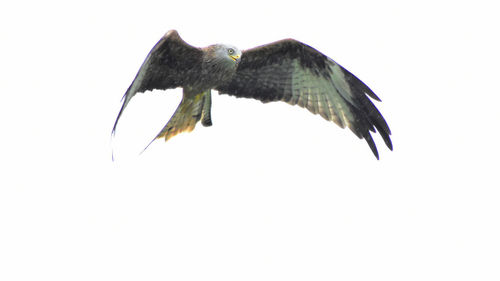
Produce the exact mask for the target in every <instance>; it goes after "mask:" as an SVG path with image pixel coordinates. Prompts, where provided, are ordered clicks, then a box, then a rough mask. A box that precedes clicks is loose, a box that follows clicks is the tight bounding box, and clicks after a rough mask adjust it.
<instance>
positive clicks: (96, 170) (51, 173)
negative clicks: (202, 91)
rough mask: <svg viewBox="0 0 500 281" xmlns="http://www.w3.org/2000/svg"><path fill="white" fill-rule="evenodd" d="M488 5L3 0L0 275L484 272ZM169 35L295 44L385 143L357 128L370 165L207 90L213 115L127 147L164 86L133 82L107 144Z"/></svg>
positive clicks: (354, 148)
mask: <svg viewBox="0 0 500 281" xmlns="http://www.w3.org/2000/svg"><path fill="white" fill-rule="evenodd" d="M466 2H468V3H474V4H467V3H466ZM417 3H418V4H417ZM493 3H494V1H490V2H488V1H418V2H414V4H411V3H410V2H405V1H328V2H326V1H325V2H319V1H296V2H293V1H283V2H272V1H203V2H195V3H194V2H193V3H189V2H188V1H132V2H130V1H117V2H104V1H80V2H72V1H60V2H58V1H10V3H8V4H7V3H4V4H2V8H1V9H0V79H1V80H0V94H1V97H2V99H1V102H0V120H1V121H0V124H1V127H0V129H1V130H0V133H1V138H0V149H1V156H0V165H1V167H0V168H1V169H0V171H1V177H0V185H1V188H0V280H176V281H177V280H186V281H187V280H218V281H226V280H228V281H229V280H231V281H235V280H238V281H246V280H248V281H250V280H252V281H267V280H269V281H271V280H272V281H278V280H287V281H291V280H315V281H320V280H499V279H500V267H499V265H500V242H499V241H500V239H499V237H500V206H499V201H500V191H499V187H500V181H499V179H498V168H499V165H498V159H499V157H500V149H499V148H498V140H499V137H500V133H499V130H498V129H499V124H498V122H499V121H500V113H499V111H498V103H499V101H500V99H499V87H498V76H499V71H498V65H499V64H500V56H499V50H500V41H499V29H498V28H499V26H500V20H498V8H496V7H495V6H494V5H493ZM169 29H177V30H178V31H179V33H180V35H181V36H182V37H183V39H185V40H186V41H187V42H188V43H190V44H192V45H195V46H206V45H209V44H213V43H230V44H233V45H236V46H238V47H239V48H241V49H247V48H251V47H254V46H256V45H261V44H265V43H269V42H272V41H275V40H279V39H283V38H288V37H292V38H295V39H297V40H300V41H302V42H305V43H307V44H309V45H311V46H313V47H314V48H316V49H318V50H320V51H321V52H323V53H325V54H326V55H328V56H330V57H331V58H332V59H334V60H336V61H337V62H338V63H340V64H341V65H343V66H344V67H346V68H347V69H348V70H350V71H351V72H353V73H354V74H355V75H357V76H358V77H359V78H360V79H362V80H363V81H364V82H366V83H367V84H368V85H369V86H370V87H371V88H372V89H373V90H374V91H375V93H377V95H379V96H380V97H381V98H382V100H383V102H382V103H378V102H377V103H376V105H377V107H378V108H379V109H380V111H381V112H382V114H383V115H384V117H385V118H386V120H387V121H388V123H389V125H390V127H391V129H392V131H393V136H392V139H393V143H394V151H393V152H390V151H389V150H388V149H387V148H386V147H385V146H384V144H383V142H382V140H381V138H380V137H379V136H378V135H375V136H374V138H375V141H376V142H377V144H378V148H379V151H380V156H381V160H380V161H377V160H375V158H374V157H373V155H372V153H371V151H370V149H369V148H368V146H367V145H366V143H365V142H364V141H361V140H359V139H357V138H356V137H355V136H354V135H353V134H352V133H351V132H350V131H348V130H341V129H340V128H338V127H337V126H336V125H335V124H333V123H328V122H326V121H324V120H323V119H322V118H321V117H319V116H314V115H312V114H310V113H309V112H307V111H306V110H304V109H300V108H299V107H291V106H289V105H287V104H280V103H274V104H266V105H263V104H262V103H260V102H258V101H253V100H247V99H236V98H234V97H230V96H219V95H217V94H215V95H214V97H213V111H212V117H213V123H214V125H213V126H212V127H209V128H204V127H202V126H198V127H197V128H196V129H195V131H193V132H192V133H189V134H181V135H179V136H176V137H174V138H173V139H171V140H170V141H169V142H168V143H163V142H162V141H158V142H155V143H154V144H153V145H152V146H151V147H150V148H149V149H148V150H147V151H146V152H145V153H143V154H141V155H139V156H138V153H139V152H140V150H141V149H142V148H143V147H144V145H146V144H147V143H148V142H149V140H151V138H152V137H154V136H155V135H156V134H157V132H158V131H159V130H160V129H161V127H162V126H163V125H164V124H165V123H166V121H167V120H168V119H169V117H170V115H171V114H172V113H173V111H174V110H175V108H176V107H177V104H178V103H179V101H180V91H170V92H162V91H155V92H153V93H147V94H143V95H137V96H136V97H135V98H134V99H133V100H132V102H131V103H130V106H129V107H128V108H127V110H126V112H125V114H124V116H123V119H122V120H121V122H120V124H119V127H118V132H117V137H116V139H115V140H114V141H113V142H111V138H110V133H111V128H112V125H113V122H114V120H115V117H116V115H117V113H118V110H119V108H120V99H121V97H122V95H123V93H124V92H125V90H126V89H127V87H128V86H129V85H130V83H131V82H132V80H133V78H134V77H135V74H136V72H137V70H138V69H139V67H140V65H141V64H142V62H143V60H144V58H145V57H146V55H147V53H148V52H149V50H150V49H151V48H152V46H153V45H154V44H155V43H156V42H157V41H158V40H159V39H160V38H161V36H162V35H163V34H164V33H165V32H166V31H168V30H169ZM111 144H113V147H114V148H115V153H116V156H117V161H115V162H112V161H111Z"/></svg>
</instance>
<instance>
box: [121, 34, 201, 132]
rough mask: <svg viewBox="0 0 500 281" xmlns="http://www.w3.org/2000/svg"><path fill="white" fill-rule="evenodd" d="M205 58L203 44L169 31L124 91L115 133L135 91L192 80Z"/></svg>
mask: <svg viewBox="0 0 500 281" xmlns="http://www.w3.org/2000/svg"><path fill="white" fill-rule="evenodd" d="M202 58H203V51H202V50H201V49H200V48H196V47H193V46H191V45H189V44H187V43H186V42H184V40H182V38H181V37H180V36H179V34H178V33H177V31H175V30H170V31H169V32H167V33H166V34H165V36H163V38H161V39H160V41H158V43H156V45H155V46H154V47H153V49H152V50H151V51H150V52H149V54H148V56H147V57H146V59H145V60H144V63H143V64H142V66H141V68H140V69H139V72H138V73H137V75H136V77H135V79H134V81H133V82H132V84H131V85H130V87H129V88H128V90H127V92H125V95H124V96H123V99H122V100H123V105H122V107H121V109H120V112H119V113H118V117H117V118H116V121H115V125H114V126H113V131H112V133H113V134H114V132H115V130H116V125H117V124H118V120H119V119H120V116H121V115H122V113H123V110H124V109H125V107H126V106H127V104H128V103H129V102H130V99H132V97H133V96H135V94H137V93H141V92H145V91H147V90H154V89H161V90H164V89H171V88H177V87H183V86H186V85H190V84H192V83H193V82H194V81H196V79H197V77H199V73H198V70H199V69H200V68H201V63H202ZM197 66H198V67H197Z"/></svg>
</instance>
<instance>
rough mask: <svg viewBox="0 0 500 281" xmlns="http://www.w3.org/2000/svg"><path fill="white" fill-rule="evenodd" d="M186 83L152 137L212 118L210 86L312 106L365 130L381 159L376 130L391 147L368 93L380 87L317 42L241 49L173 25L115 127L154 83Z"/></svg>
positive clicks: (343, 123) (162, 85) (140, 74)
mask: <svg viewBox="0 0 500 281" xmlns="http://www.w3.org/2000/svg"><path fill="white" fill-rule="evenodd" d="M178 87H182V89H183V96H182V101H181V103H180V104H179V106H178V107H177V110H176V111H175V113H174V114H173V115H172V117H171V118H170V120H169V121H168V123H167V124H166V125H165V127H163V129H162V130H161V131H160V132H159V133H158V135H157V136H156V137H155V138H154V139H153V141H154V140H156V139H160V138H164V139H165V141H167V140H168V139H170V138H171V137H173V136H175V135H176V134H178V133H181V132H185V131H187V132H189V131H192V130H193V129H194V127H195V126H196V123H198V121H200V120H201V124H202V125H203V126H211V125H212V120H211V117H210V108H211V90H212V89H214V90H217V91H218V92H219V93H220V94H228V95H232V96H236V97H244V98H254V99H257V100H260V101H262V102H264V103H266V102H271V101H284V102H287V103H289V104H291V105H299V106H300V107H305V108H307V109H308V110H309V111H310V112H312V113H313V114H319V115H321V116H322V117H323V118H324V119H326V120H328V121H333V122H334V123H336V124H337V125H339V126H340V127H342V128H345V127H346V126H347V127H349V129H351V131H352V132H353V133H354V134H355V135H356V136H358V137H359V138H364V139H365V140H366V142H367V143H368V145H369V147H370V148H371V150H372V152H373V154H374V155H375V157H376V158H377V159H378V158H379V155H378V151H377V148H376V146H375V142H374V141H373V139H372V136H371V134H370V132H376V131H378V132H379V134H380V135H381V136H382V139H383V140H384V142H385V144H386V145H387V147H388V148H389V149H390V150H392V143H391V139H390V137H389V136H390V134H391V131H390V129H389V126H388V125H387V123H386V121H385V120H384V117H383V116H382V115H381V114H380V112H379V111H378V110H377V108H376V107H375V105H374V104H373V103H372V102H371V100H370V99H369V98H368V97H370V98H372V99H375V100H377V101H380V99H379V98H378V97H377V96H376V95H375V93H374V92H373V91H372V90H370V88H368V86H367V85H365V84H364V83H363V82H362V81H361V80H359V79H358V78H357V77H356V76H354V75H353V74H352V73H350V72H349V71H347V70H346V69H345V68H343V67H342V66H340V65H339V64H338V63H336V62H335V61H333V60H332V59H330V58H328V57H327V56H325V55H324V54H322V53H320V52H319V51H317V50H315V49H314V48H312V47H310V46H308V45H306V44H304V43H301V42H299V41H297V40H294V39H284V40H280V41H277V42H274V43H270V44H267V45H263V46H259V47H255V48H252V49H248V50H245V51H240V50H238V49H237V48H236V47H234V46H230V45H224V44H215V45H210V46H208V47H205V48H197V47H193V46H191V45H189V44H187V43H186V42H185V41H184V40H182V39H181V37H180V36H179V33H178V32H177V31H176V30H170V31H168V32H167V33H166V34H165V35H164V36H163V37H162V38H161V39H160V41H158V43H157V44H156V45H155V46H154V47H153V49H152V50H151V51H150V53H149V54H148V56H147V57H146V60H145V61H144V63H143V64H142V66H141V68H140V69H139V72H138V73H137V76H136V77H135V79H134V81H133V82H132V84H131V85H130V87H129V88H128V90H127V91H126V93H125V95H124V97H123V105H122V107H121V109H120V112H119V113H118V117H117V118H116V121H115V124H114V126H113V131H112V134H114V133H115V131H116V125H117V124H118V120H119V119H120V116H121V115H122V113H123V110H124V109H125V107H126V106H127V104H128V103H129V102H130V100H131V99H132V97H133V96H134V95H135V94H137V93H141V92H145V91H148V90H154V89H161V90H164V89H172V88H178Z"/></svg>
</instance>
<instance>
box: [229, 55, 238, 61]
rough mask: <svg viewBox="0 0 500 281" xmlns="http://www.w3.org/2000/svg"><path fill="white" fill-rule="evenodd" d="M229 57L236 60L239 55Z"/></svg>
mask: <svg viewBox="0 0 500 281" xmlns="http://www.w3.org/2000/svg"><path fill="white" fill-rule="evenodd" d="M229 57H231V58H232V59H233V60H234V61H236V60H237V59H239V58H240V56H237V55H236V56H229Z"/></svg>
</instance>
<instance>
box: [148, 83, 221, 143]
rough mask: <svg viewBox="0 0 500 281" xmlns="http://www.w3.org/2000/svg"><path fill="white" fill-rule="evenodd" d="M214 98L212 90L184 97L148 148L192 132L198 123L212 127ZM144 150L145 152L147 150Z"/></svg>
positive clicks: (184, 95)
mask: <svg viewBox="0 0 500 281" xmlns="http://www.w3.org/2000/svg"><path fill="white" fill-rule="evenodd" d="M211 104H212V97H211V93H210V90H208V91H205V92H202V93H201V94H197V95H186V94H185V93H184V94H183V96H182V101H181V103H180V104H179V106H178V107H177V109H176V110H175V112H174V114H173V115H172V117H170V120H169V121H168V123H167V124H166V125H165V127H163V129H162V130H161V131H160V133H158V135H157V136H156V137H155V138H154V139H153V140H152V141H151V142H150V143H149V144H148V146H146V148H148V147H149V145H150V144H151V143H153V141H155V140H156V139H162V138H164V139H165V141H168V140H169V139H170V138H172V137H173V136H175V135H177V134H179V133H182V132H191V131H192V130H193V129H194V128H195V126H196V123H198V121H200V120H201V124H202V125H203V126H211V125H212V120H211V117H210V108H211ZM146 148H144V150H146Z"/></svg>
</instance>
